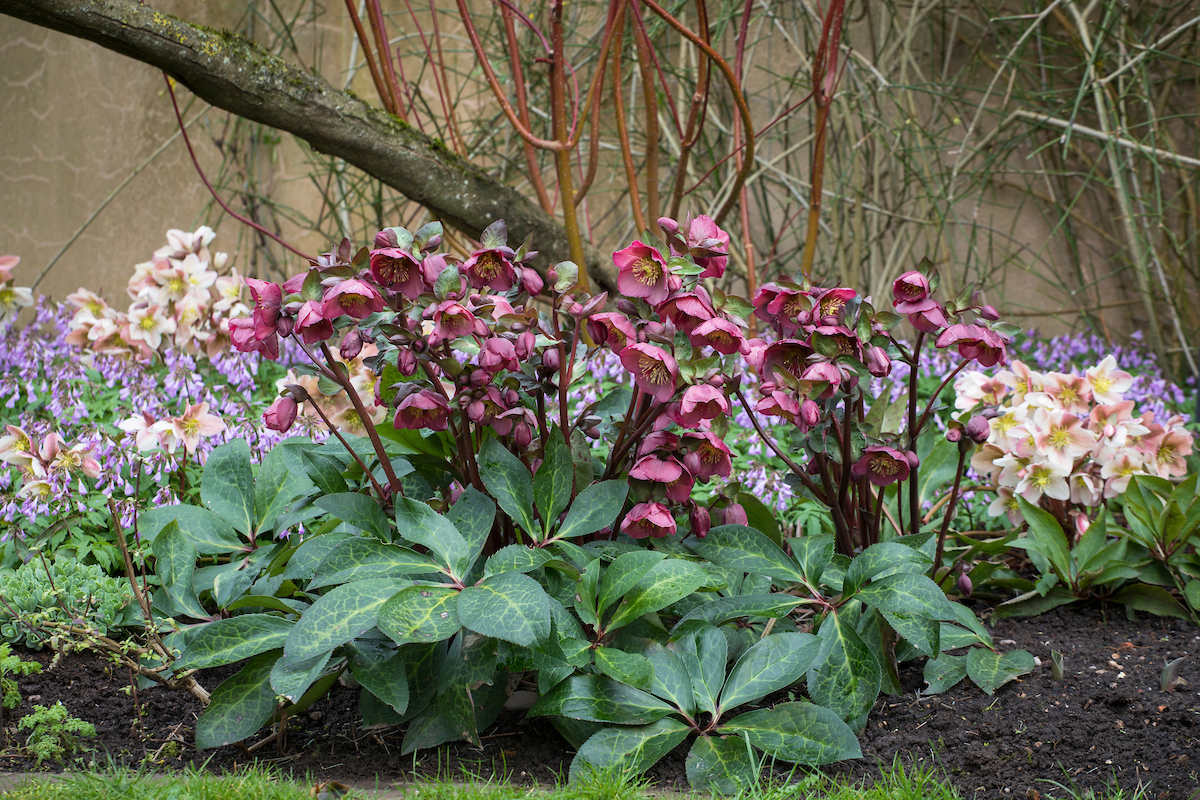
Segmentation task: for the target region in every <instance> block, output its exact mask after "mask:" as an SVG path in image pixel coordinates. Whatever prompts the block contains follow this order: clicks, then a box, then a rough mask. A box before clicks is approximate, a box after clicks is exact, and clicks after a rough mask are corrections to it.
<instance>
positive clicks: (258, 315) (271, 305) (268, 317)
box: [246, 278, 283, 339]
mask: <svg viewBox="0 0 1200 800" xmlns="http://www.w3.org/2000/svg"><path fill="white" fill-rule="evenodd" d="M246 284H247V285H248V286H249V287H250V296H251V297H252V298H254V336H255V338H257V339H265V338H267V336H269V335H270V334H272V333H274V332H275V330H276V325H277V323H278V322H279V309H280V306H281V305H282V304H283V287H282V286H280V285H279V284H277V283H272V282H270V281H260V280H258V279H257V278H247V279H246Z"/></svg>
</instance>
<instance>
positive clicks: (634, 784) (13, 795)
mask: <svg viewBox="0 0 1200 800" xmlns="http://www.w3.org/2000/svg"><path fill="white" fill-rule="evenodd" d="M1047 784H1048V787H1049V788H1048V790H1047V791H1046V792H1045V793H1044V794H1043V797H1045V798H1046V800H1050V799H1051V797H1054V798H1074V799H1075V800H1142V798H1144V796H1145V795H1144V792H1143V791H1141V790H1137V791H1134V792H1133V793H1128V792H1124V791H1123V790H1122V789H1120V788H1119V787H1118V786H1116V785H1115V784H1113V785H1112V786H1111V787H1110V788H1109V789H1107V790H1106V791H1104V792H1101V793H1093V792H1091V791H1082V792H1081V791H1079V790H1077V789H1075V788H1074V787H1073V786H1072V787H1066V786H1063V785H1062V784H1059V783H1055V782H1047ZM311 787H312V784H302V783H299V782H297V781H293V780H289V779H285V778H284V777H282V776H281V775H280V773H279V772H278V771H277V770H275V769H270V768H263V767H257V766H255V767H250V768H247V769H246V770H244V771H240V772H238V773H237V774H234V775H212V774H210V773H207V772H205V771H204V770H203V769H200V768H189V769H186V770H184V771H183V772H180V773H178V774H172V775H165V776H160V775H154V774H152V773H150V772H148V771H147V770H145V769H138V770H133V769H127V768H122V767H114V766H109V767H106V768H104V769H102V770H99V771H97V772H94V773H87V774H84V773H79V774H72V775H65V776H62V777H60V778H58V779H49V778H42V777H31V778H28V779H26V780H25V781H23V782H22V783H20V784H19V785H17V786H15V787H14V788H12V789H10V790H8V791H5V792H0V798H5V800H311V798H312V797H313V793H312V791H311ZM388 788H390V787H384V786H380V789H381V790H382V789H388ZM374 794H375V792H371V791H368V792H361V791H352V792H351V793H350V794H348V795H346V796H345V799H344V800H364V798H369V797H372V796H374ZM388 797H393V798H403V800H643V799H644V798H653V799H654V800H662V798H664V797H673V798H689V800H706V798H708V797H709V795H707V794H705V793H703V792H692V793H691V794H690V795H688V794H686V793H680V792H662V791H658V790H656V789H655V788H654V787H653V786H652V785H651V784H650V783H649V782H648V781H645V780H642V779H630V778H628V777H626V776H622V775H620V774H617V773H611V772H610V773H600V774H597V775H593V776H589V777H588V778H587V779H585V780H583V781H580V782H579V783H578V784H577V785H575V786H566V785H557V786H554V787H547V788H544V789H542V788H539V789H530V788H529V787H527V786H513V785H511V784H509V783H507V782H506V781H503V780H500V779H489V780H484V779H481V778H477V777H474V776H470V775H468V776H465V777H464V778H462V779H460V780H457V781H455V780H449V779H438V780H426V781H422V782H420V783H416V784H409V785H405V786H399V787H395V788H391V790H390V792H389V794H388ZM961 798H962V796H961V795H960V794H959V793H958V792H957V791H955V789H954V788H953V787H952V786H950V785H949V784H948V783H947V782H946V780H945V779H944V777H943V776H942V775H941V773H940V772H939V771H937V770H936V769H934V768H932V767H923V766H914V767H907V768H906V767H905V766H904V765H903V764H902V763H900V762H899V761H898V760H897V761H895V762H893V764H892V766H891V767H884V768H882V769H881V776H880V778H879V780H878V781H877V782H876V783H875V785H874V786H872V787H869V788H866V787H864V786H863V784H861V783H854V782H850V781H847V780H845V779H835V778H830V777H828V776H825V775H806V776H802V777H795V776H794V777H793V778H792V779H791V780H787V781H781V782H780V783H779V784H777V785H766V786H756V787H751V788H748V789H746V790H744V791H743V792H742V793H741V794H739V795H737V797H736V798H732V800H961ZM329 800H334V798H333V797H332V796H330V797H329Z"/></svg>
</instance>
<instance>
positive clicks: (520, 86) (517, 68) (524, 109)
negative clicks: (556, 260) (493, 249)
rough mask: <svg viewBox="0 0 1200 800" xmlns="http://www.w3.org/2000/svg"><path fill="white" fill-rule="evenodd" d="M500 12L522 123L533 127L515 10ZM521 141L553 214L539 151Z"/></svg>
mask: <svg viewBox="0 0 1200 800" xmlns="http://www.w3.org/2000/svg"><path fill="white" fill-rule="evenodd" d="M500 14H501V17H502V19H503V20H504V36H505V39H506V40H507V42H508V62H509V68H510V69H511V70H512V80H513V89H514V91H515V92H516V95H517V113H518V114H519V115H520V118H521V124H522V125H524V126H525V127H526V128H532V126H531V125H530V124H529V100H528V98H527V97H526V94H525V75H524V73H523V72H522V70H521V48H520V46H519V44H518V42H517V26H516V25H515V24H514V23H513V12H512V10H511V9H509V7H508V6H507V5H501V6H500ZM521 143H522V145H523V147H524V149H525V165H526V168H527V169H528V171H529V183H530V184H531V185H532V186H533V191H534V193H535V194H537V198H538V202H539V203H541V205H542V210H543V211H545V212H546V213H547V214H553V213H554V204H553V203H551V202H550V195H549V194H548V193H547V192H546V184H545V182H544V181H543V180H542V170H541V168H540V167H539V166H538V162H537V152H536V150H535V148H534V146H533V142H531V141H529V140H528V139H526V138H524V137H522V138H521Z"/></svg>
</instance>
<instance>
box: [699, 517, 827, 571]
mask: <svg viewBox="0 0 1200 800" xmlns="http://www.w3.org/2000/svg"><path fill="white" fill-rule="evenodd" d="M684 544H686V545H687V546H688V547H690V548H692V549H693V550H695V551H696V552H697V553H699V554H700V555H701V556H703V557H704V558H707V559H708V560H709V561H712V562H713V563H715V564H719V565H721V566H722V567H728V568H729V569H735V570H739V571H741V572H748V573H750V574H751V575H769V576H770V577H772V578H779V579H780V580H785V581H802V580H804V575H803V574H802V573H801V572H800V570H799V569H798V568H797V567H796V564H795V562H793V561H792V560H791V559H790V558H788V555H787V553H785V552H783V550H782V549H781V548H780V547H779V545H777V544H775V543H774V542H772V541H771V540H770V539H768V538H767V537H766V536H764V535H763V534H761V533H759V532H758V531H756V530H754V529H753V528H748V527H746V526H745V525H720V526H718V527H716V528H713V529H712V530H710V531H709V532H708V536H706V537H704V538H703V539H700V538H697V537H695V536H692V537H689V538H688V539H687V540H686V541H685V542H684Z"/></svg>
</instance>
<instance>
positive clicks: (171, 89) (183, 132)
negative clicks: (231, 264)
mask: <svg viewBox="0 0 1200 800" xmlns="http://www.w3.org/2000/svg"><path fill="white" fill-rule="evenodd" d="M163 78H164V79H166V81H167V93H168V94H170V95H171V105H172V107H174V109H175V120H176V121H177V122H178V123H179V133H180V134H181V135H182V136H183V143H184V144H185V145H187V150H188V155H190V156H191V157H192V166H194V167H195V168H196V174H197V175H199V176H200V180H201V181H203V182H204V186H205V188H207V189H208V192H209V194H211V195H212V196H213V199H214V200H216V201H217V205H219V206H220V207H221V208H222V209H224V210H225V213H226V214H228V215H229V216H231V217H233V218H234V219H236V220H237V221H238V222H240V223H242V224H243V225H249V226H250V227H251V228H254V230H256V231H258V232H259V233H261V234H262V235H264V236H268V237H270V238H272V239H274V240H275V241H276V242H278V243H279V244H281V245H283V246H284V247H286V248H287V249H288V250H291V251H292V252H293V253H295V254H296V255H298V256H300V257H301V258H303V259H305V260H306V261H314V260H315V259H314V258H313V257H312V256H310V255H308V254H307V253H303V252H301V251H299V250H297V249H296V248H294V247H292V246H291V245H290V244H288V243H287V242H285V241H284V240H283V239H280V238H279V237H278V236H276V235H275V234H273V233H271V232H270V231H269V230H267V229H266V228H264V227H263V226H262V225H259V224H258V223H257V222H255V221H254V220H251V219H247V218H246V217H243V216H242V215H241V214H239V213H237V212H236V211H234V210H233V209H232V208H230V207H229V206H228V205H226V204H225V201H224V200H222V199H221V197H220V195H218V194H217V190H216V189H214V188H213V185H212V184H211V183H209V182H208V178H207V177H205V175H204V170H202V169H201V168H200V161H199V160H198V159H197V158H196V151H195V150H194V149H193V148H192V140H191V139H190V138H189V137H188V134H187V126H185V125H184V124H183V114H181V113H180V112H179V101H178V100H177V99H176V98H175V87H174V86H173V85H172V84H171V76H170V75H168V74H167V73H165V72H164V73H163Z"/></svg>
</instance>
